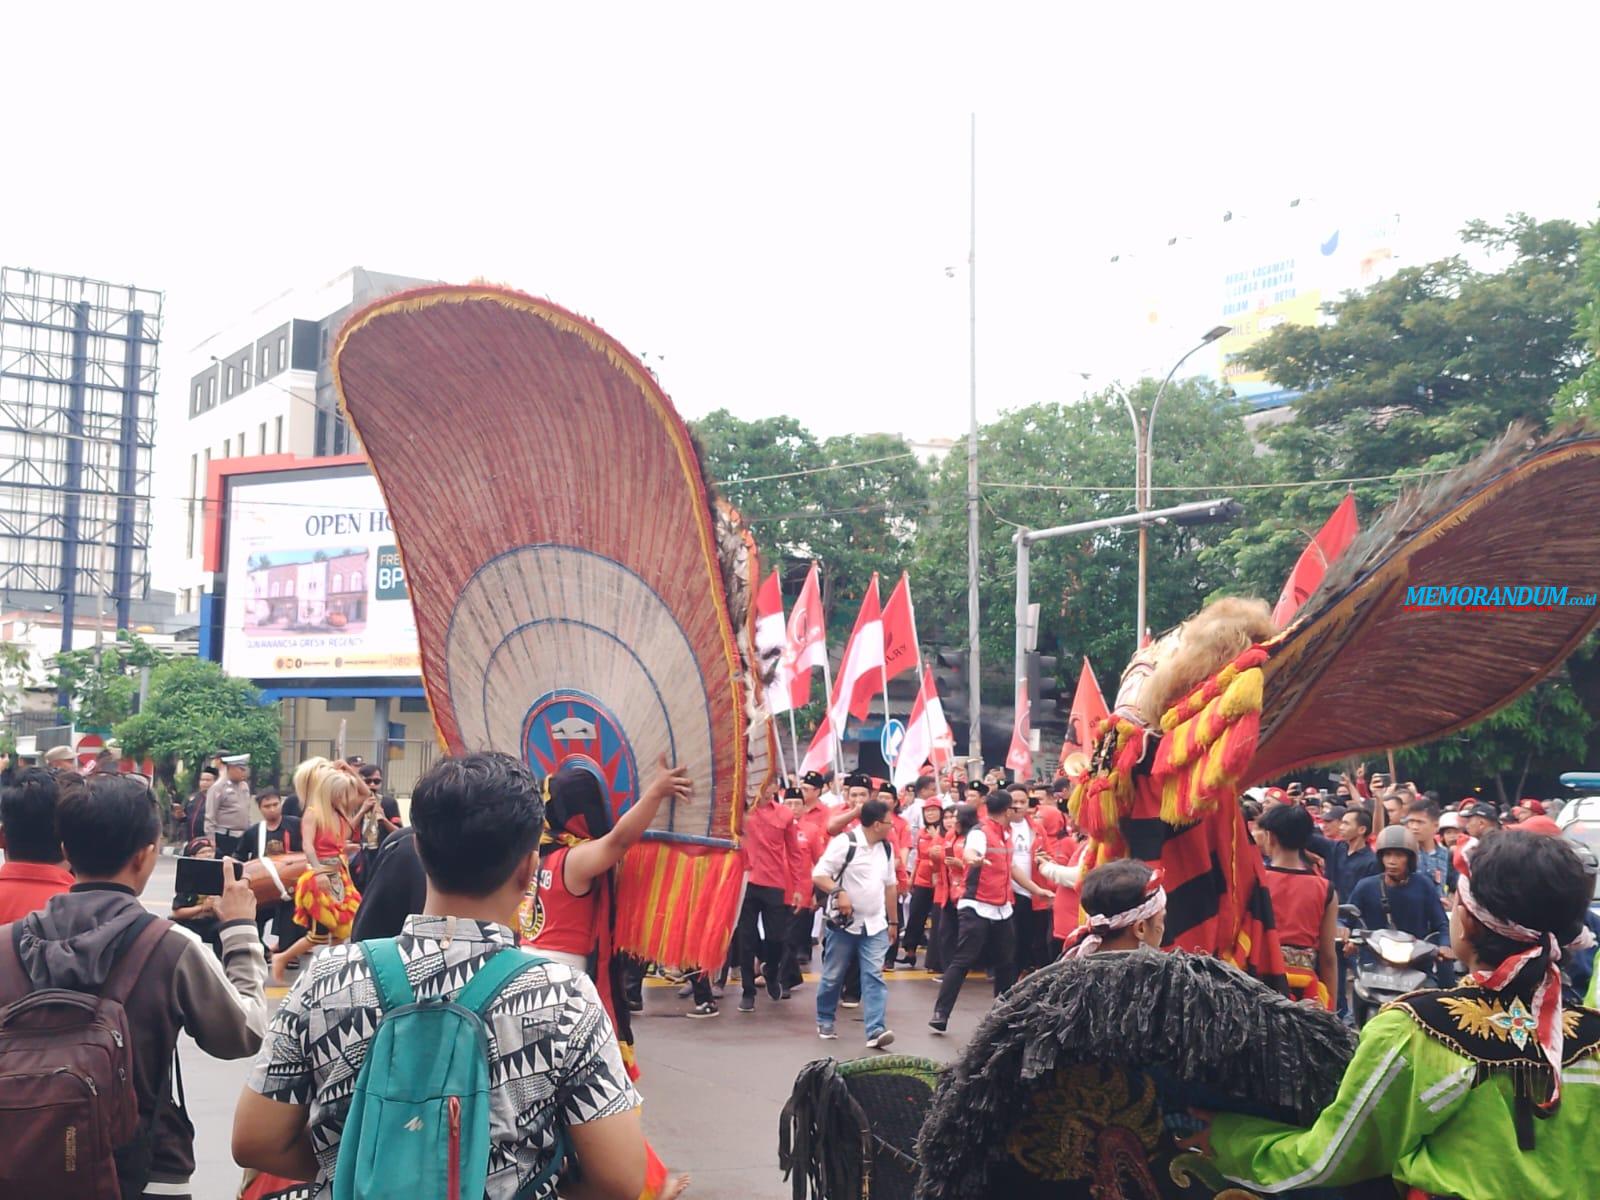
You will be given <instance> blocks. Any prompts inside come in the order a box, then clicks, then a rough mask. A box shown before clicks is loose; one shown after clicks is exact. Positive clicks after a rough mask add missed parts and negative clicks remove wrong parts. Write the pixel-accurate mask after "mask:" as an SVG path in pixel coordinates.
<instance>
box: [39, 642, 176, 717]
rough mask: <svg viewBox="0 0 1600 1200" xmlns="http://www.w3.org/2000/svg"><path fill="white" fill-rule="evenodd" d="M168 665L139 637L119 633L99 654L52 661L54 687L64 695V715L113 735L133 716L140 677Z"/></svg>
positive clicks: (73, 653) (74, 653)
mask: <svg viewBox="0 0 1600 1200" xmlns="http://www.w3.org/2000/svg"><path fill="white" fill-rule="evenodd" d="M163 661H165V658H164V656H163V655H162V653H161V651H160V650H158V649H156V648H155V647H154V646H152V645H150V643H149V642H147V641H145V640H144V639H143V638H142V637H140V636H139V635H138V634H136V633H133V632H132V631H130V630H127V629H119V630H117V636H116V640H115V641H112V642H108V643H106V644H104V645H103V646H101V647H100V648H99V649H98V650H97V649H95V648H94V647H92V646H90V647H85V648H84V649H82V650H66V651H63V652H62V653H60V654H58V655H56V656H55V658H54V659H52V660H51V664H50V669H51V675H50V680H49V682H50V687H51V688H52V689H53V690H54V691H56V692H57V693H60V692H66V694H67V696H68V697H69V699H70V702H71V705H72V710H71V712H64V713H62V717H63V719H70V720H74V721H76V723H77V724H78V725H80V726H82V727H84V728H86V729H91V730H95V731H98V732H109V731H110V730H111V728H112V727H113V726H114V725H116V724H117V722H119V721H124V720H126V719H127V718H128V717H129V716H131V715H132V714H133V703H134V700H135V698H136V697H137V696H138V694H139V672H140V671H141V670H142V669H143V668H145V667H154V666H156V665H157V664H159V663H161V662H163Z"/></svg>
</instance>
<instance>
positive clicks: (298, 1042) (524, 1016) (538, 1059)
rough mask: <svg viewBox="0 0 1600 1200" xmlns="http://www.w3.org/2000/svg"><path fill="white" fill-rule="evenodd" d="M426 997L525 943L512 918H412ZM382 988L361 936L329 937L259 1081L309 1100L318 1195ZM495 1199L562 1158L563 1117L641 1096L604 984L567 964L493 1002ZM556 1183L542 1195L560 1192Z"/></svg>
mask: <svg viewBox="0 0 1600 1200" xmlns="http://www.w3.org/2000/svg"><path fill="white" fill-rule="evenodd" d="M396 944H397V947H398V949H399V951H400V957H401V958H402V959H403V960H404V961H405V964H406V976H407V978H409V979H410V981H411V986H412V989H413V990H414V991H415V992H416V994H417V998H418V999H419V1000H420V999H424V998H427V997H432V996H447V997H453V996H455V994H456V993H457V992H459V991H460V990H461V989H462V987H464V986H465V985H466V983H467V981H468V980H469V979H471V978H472V976H473V974H474V973H475V972H476V971H477V969H478V967H479V966H480V965H481V964H482V963H483V961H484V960H485V959H486V958H487V957H488V956H489V955H490V954H491V953H493V952H494V951H495V950H496V949H498V948H500V947H502V946H515V945H516V944H517V941H516V934H515V933H513V932H512V931H511V930H510V929H509V928H507V927H506V926H504V925H497V924H493V923H490V922H479V921H468V920H465V919H461V918H456V917H423V916H410V917H407V918H406V923H405V928H404V929H403V930H402V931H401V933H400V937H399V940H398V942H397V943H396ZM378 1011H379V1005H378V993H377V986H376V985H375V984H374V983H373V980H372V973H371V972H370V971H369V970H368V969H367V960H366V956H365V955H364V954H362V953H361V951H360V950H359V948H358V947H357V945H355V944H347V945H341V946H329V947H327V948H326V949H324V950H322V951H321V952H320V953H318V954H317V956H316V957H315V958H314V959H313V960H312V962H311V965H310V967H309V968H307V969H306V970H305V971H303V972H302V973H301V976H300V978H299V979H298V980H297V981H296V982H295V985H294V988H293V989H292V990H291V991H290V993H289V995H288V997H287V998H286V999H285V1000H284V1002H283V1007H282V1008H280V1009H279V1010H278V1012H277V1014H276V1015H275V1016H274V1017H273V1019H272V1025H271V1027H270V1028H269V1029H268V1031H267V1038H266V1041H265V1042H263V1043H262V1045H261V1053H260V1055H259V1056H258V1057H257V1059H256V1061H255V1064H254V1065H253V1066H252V1067H251V1070H250V1079H249V1085H250V1087H251V1088H252V1089H254V1090H255V1091H257V1092H259V1093H261V1095H263V1096H265V1097H267V1099H269V1100H277V1101H281V1102H282V1103H284V1104H306V1105H309V1106H310V1109H311V1111H310V1127H311V1144H312V1147H313V1148H314V1149H315V1150H316V1153H317V1162H318V1164H319V1165H320V1167H321V1171H320V1173H319V1174H318V1176H317V1187H316V1189H315V1190H314V1191H313V1192H312V1200H328V1197H329V1196H331V1195H332V1194H333V1168H334V1163H335V1162H336V1161H337V1160H338V1157H339V1134H340V1132H341V1131H342V1130H343V1129H344V1122H345V1116H346V1114H347V1113H348V1112H349V1109H350V1097H351V1093H352V1092H353V1091H354V1089H355V1082H356V1075H357V1074H358V1073H359V1072H360V1070H361V1064H362V1062H363V1061H364V1060H365V1058H366V1053H367V1045H368V1043H369V1042H370V1041H371V1040H372V1037H373V1034H374V1033H375V1032H376V1031H377V1024H378ZM487 1015H488V1025H489V1031H490V1034H489V1078H490V1081H491V1085H492V1087H493V1092H492V1094H491V1101H490V1114H489V1143H490V1148H489V1181H488V1188H487V1189H486V1192H485V1195H486V1198H487V1200H509V1198H510V1197H512V1196H514V1195H515V1194H516V1192H517V1188H518V1187H519V1185H520V1184H522V1183H523V1182H524V1181H526V1180H529V1179H532V1178H533V1177H534V1176H536V1175H538V1174H539V1173H540V1171H542V1170H543V1169H544V1168H545V1166H546V1165H547V1164H548V1163H549V1162H550V1160H551V1158H552V1157H553V1156H554V1152H555V1146H556V1131H557V1129H558V1128H559V1127H558V1125H557V1122H558V1121H560V1122H561V1123H563V1124H565V1125H569V1126H570V1125H582V1124H585V1123H586V1122H589V1121H595V1120H599V1119H600V1118H602V1117H609V1116H614V1115H616V1114H618V1113H624V1112H627V1111H629V1110H630V1109H634V1108H637V1107H638V1106H639V1104H640V1099H639V1094H638V1092H636V1091H634V1088H633V1084H632V1083H631V1082H630V1081H629V1079H628V1075H627V1072H626V1070H624V1069H623V1065H622V1054H621V1052H620V1051H619V1050H618V1048H617V1036H616V1032H615V1031H614V1030H613V1029H612V1027H611V1021H610V1019H609V1018H608V1017H607V1016H606V1014H605V1010H604V1009H603V1008H602V1007H601V1005H600V997H599V995H598V994H597V993H596V992H595V989H594V984H593V983H591V982H590V980H589V978H588V976H586V975H584V974H583V973H582V972H579V971H574V970H572V969H571V968H570V967H566V966H562V965H561V964H560V963H555V962H551V963H548V964H547V965H545V966H542V967H533V968H531V969H529V970H527V971H524V972H523V973H522V974H521V975H519V976H518V977H517V978H516V979H514V980H512V981H511V983H509V984H507V985H506V986H505V987H504V988H502V989H501V992H500V994H499V996H497V997H496V998H495V1001H494V1003H493V1004H492V1005H491V1006H490V1007H489V1010H488V1014H487ZM555 1193H556V1181H555V1180H554V1179H551V1180H550V1182H549V1184H548V1186H547V1187H546V1188H544V1189H541V1190H540V1192H539V1193H538V1196H539V1198H540V1200H543V1198H544V1197H547V1196H554V1195H555Z"/></svg>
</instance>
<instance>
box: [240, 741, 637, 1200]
mask: <svg viewBox="0 0 1600 1200" xmlns="http://www.w3.org/2000/svg"><path fill="white" fill-rule="evenodd" d="M543 819H544V812H543V805H542V804H541V802H540V799H539V793H538V789H537V787H536V785H535V782H534V779H533V776H532V774H531V773H530V772H529V771H528V769H527V768H526V767H525V766H523V765H522V764H521V763H519V762H517V761H516V760H515V759H512V758H510V757H508V756H506V755H501V754H470V755H464V756H462V757H460V758H453V759H445V760H444V761H442V762H440V763H439V764H438V765H436V766H435V767H434V768H433V769H432V770H431V771H429V772H428V774H427V775H426V776H424V777H423V778H422V779H421V780H420V781H419V782H418V783H417V786H416V788H415V791H414V793H413V796H412V802H411V820H412V824H413V825H414V826H415V828H416V840H417V852H418V856H419V857H420V859H421V861H422V865H423V869H424V871H425V872H426V874H427V877H428V898H427V903H426V905H425V906H424V912H423V913H422V914H418V915H413V916H411V917H408V918H407V919H406V924H405V928H404V929H403V930H402V931H401V933H400V935H399V937H396V938H383V939H379V940H377V941H370V942H361V943H356V944H353V945H346V946H330V947H329V948H327V949H326V950H324V951H323V952H322V953H321V954H319V955H318V956H317V958H316V959H315V960H314V961H313V962H312V964H311V965H310V967H309V968H308V969H307V970H305V971H303V972H302V973H301V977H300V979H299V980H298V981H297V982H296V983H295V986H294V988H293V990H292V991H291V992H290V994H289V996H288V998H287V999H286V1000H285V1001H284V1004H283V1007H282V1008H281V1009H280V1010H279V1012H278V1014H277V1016H276V1017H274V1019H273V1022H272V1027H271V1029H270V1030H269V1032H268V1034H267V1040H266V1041H265V1042H264V1043H263V1045H262V1049H261V1055H260V1057H259V1058H258V1059H257V1060H256V1064H255V1067H254V1068H253V1070H252V1072H251V1075H250V1079H249V1082H248V1083H247V1085H246V1087H245V1090H244V1093H243V1095H242V1096H241V1097H240V1101H239V1106H238V1109H237V1111H236V1113H235V1117H234V1129H233V1154H234V1158H235V1159H236V1160H237V1161H238V1162H239V1163H240V1165H242V1166H247V1167H255V1168H257V1169H259V1170H262V1171H270V1172H272V1173H274V1174H277V1175H282V1176H286V1177H289V1178H296V1179H312V1180H315V1188H314V1190H313V1192H312V1200H376V1198H378V1197H394V1196H419V1197H428V1198H429V1200H433V1198H438V1200H479V1198H480V1197H483V1198H484V1200H545V1198H547V1197H551V1196H554V1195H555V1194H556V1185H557V1181H558V1179H559V1180H560V1183H561V1194H562V1195H563V1196H575V1197H582V1198H585V1200H587V1198H597V1200H598V1198H603V1200H634V1198H635V1197H637V1196H638V1195H639V1193H640V1190H641V1189H642V1187H643V1186H644V1182H645V1151H644V1138H643V1135H642V1133H641V1132H640V1123H639V1104H640V1100H639V1096H638V1093H637V1092H635V1091H634V1089H633V1086H632V1084H631V1083H629V1081H628V1076H627V1073H626V1071H625V1070H624V1069H623V1065H622V1057H621V1054H620V1052H619V1051H618V1047H617V1041H616V1036H615V1033H614V1032H613V1030H612V1028H611V1024H610V1022H609V1021H608V1020H607V1018H606V1015H605V1011H604V1009H603V1008H602V1007H601V1005H600V999H599V996H598V995H597V994H596V992H595V990H594V985H593V984H592V983H591V982H590V981H589V980H588V978H587V977H585V976H584V975H583V974H582V973H581V972H578V971H574V970H572V969H571V968H569V967H566V966H563V965H561V964H559V963H553V962H546V961H544V960H543V959H541V958H538V957H537V956H536V955H534V954H531V953H529V952H527V951H524V950H520V949H518V948H517V946H516V935H515V933H514V929H515V925H516V911H517V906H518V904H519V903H520V902H521V900H522V897H523V895H524V893H525V892H526V890H527V887H528V884H529V882H530V880H531V879H532V877H533V872H534V871H535V870H536V869H537V866H538V859H537V847H538V841H539V833H540V830H541V828H542V825H543Z"/></svg>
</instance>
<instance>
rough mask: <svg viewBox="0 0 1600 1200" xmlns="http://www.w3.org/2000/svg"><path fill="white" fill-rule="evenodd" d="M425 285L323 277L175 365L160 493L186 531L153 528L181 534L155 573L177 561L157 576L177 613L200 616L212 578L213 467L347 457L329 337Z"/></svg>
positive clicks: (374, 277)
mask: <svg viewBox="0 0 1600 1200" xmlns="http://www.w3.org/2000/svg"><path fill="white" fill-rule="evenodd" d="M426 282H427V281H426V280H422V279H413V278H409V277H407V276H403V275H388V274H383V273H381V272H378V271H369V270H367V269H366V268H365V267H351V268H350V269H349V270H348V271H345V272H343V273H342V274H340V275H338V276H337V277H335V278H334V279H331V280H329V281H328V282H327V283H323V284H320V285H317V286H314V287H308V288H300V289H296V290H294V291H290V292H286V293H284V294H283V295H281V296H278V297H276V298H275V299H273V300H269V301H268V302H267V303H265V304H263V305H262V306H261V307H260V308H258V309H256V310H255V311H254V312H252V313H250V314H249V315H248V316H247V317H245V318H243V319H242V320H240V321H237V322H235V323H234V324H232V325H230V326H229V327H228V328H226V329H223V330H221V331H219V332H217V333H215V334H212V335H211V336H210V337H208V338H207V339H206V340H205V341H203V342H201V343H200V344H199V345H198V346H196V347H195V348H194V349H193V350H192V351H190V352H189V354H188V355H187V356H186V357H185V358H184V360H183V361H182V362H181V363H180V364H179V367H178V378H180V379H182V380H185V381H186V382H185V386H184V390H183V393H182V395H181V397H179V396H177V395H175V394H174V393H173V391H171V390H164V395H163V399H162V408H163V411H162V420H161V426H160V428H161V441H162V452H161V454H162V459H163V461H164V462H165V463H166V464H167V469H168V471H169V472H176V473H178V478H177V480H176V486H173V483H172V480H171V479H170V475H169V481H168V486H167V488H166V490H165V494H167V495H181V496H182V497H183V498H184V499H183V505H182V511H183V518H182V526H183V527H182V528H181V529H172V528H163V529H159V530H157V536H158V538H160V539H165V538H168V537H177V538H180V539H181V540H182V543H183V545H182V556H181V559H180V558H178V557H177V556H176V555H174V554H171V553H168V554H167V555H165V556H160V555H158V556H157V558H158V561H157V563H156V570H157V572H158V573H159V572H161V570H162V564H163V562H165V563H166V564H172V563H174V562H177V564H178V565H177V566H176V567H175V568H173V567H170V566H169V567H168V569H169V570H171V571H172V574H171V577H170V578H164V579H163V580H162V582H163V583H164V584H165V585H166V586H168V587H170V588H172V589H173V590H174V591H176V593H177V609H178V611H179V612H180V613H184V614H198V611H199V609H200V600H201V597H202V595H203V594H204V593H205V591H206V589H207V588H208V586H209V584H210V577H209V574H208V572H207V571H206V570H205V566H204V557H203V544H202V543H203V540H204V538H203V535H204V526H205V506H204V502H205V499H206V483H207V479H208V476H209V472H210V468H211V463H212V462H213V461H214V460H216V459H229V458H246V457H252V456H259V455H264V454H292V455H298V456H300V457H326V456H329V455H338V454H347V453H349V452H350V451H351V450H352V444H351V442H352V438H351V434H350V430H349V427H348V426H347V425H346V424H345V421H344V418H343V417H342V416H341V415H340V413H339V405H338V398H337V397H336V396H335V394H334V387H333V374H332V368H331V365H330V361H329V355H330V353H331V351H332V343H333V339H334V338H335V337H337V336H338V333H339V327H340V326H341V325H342V324H343V323H344V321H345V320H346V319H347V318H348V317H349V316H350V315H351V314H352V313H353V312H355V311H356V310H358V309H360V308H362V307H364V306H366V305H367V304H370V303H372V302H373V301H374V300H377V299H380V298H382V297H384V296H387V295H391V294H393V293H394V292H398V291H403V290H405V289H406V288H410V287H416V286H419V285H421V284H424V283H426ZM158 490H159V489H158ZM165 511H168V512H176V511H177V510H176V509H172V508H168V509H167V510H165Z"/></svg>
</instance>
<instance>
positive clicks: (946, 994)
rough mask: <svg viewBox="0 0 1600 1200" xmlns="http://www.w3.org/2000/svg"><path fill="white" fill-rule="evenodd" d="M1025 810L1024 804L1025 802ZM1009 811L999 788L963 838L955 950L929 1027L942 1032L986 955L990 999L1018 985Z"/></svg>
mask: <svg viewBox="0 0 1600 1200" xmlns="http://www.w3.org/2000/svg"><path fill="white" fill-rule="evenodd" d="M1023 803H1024V805H1026V803H1027V800H1026V797H1024V800H1023ZM1010 808H1011V793H1010V792H1008V791H1005V790H1004V789H1002V788H997V789H995V790H994V791H992V792H990V793H989V795H988V796H987V797H985V798H984V802H983V816H982V817H981V818H980V819H979V821H978V823H977V826H976V828H974V829H973V830H972V831H971V832H970V833H968V834H967V837H966V841H965V843H964V844H963V847H962V860H963V861H964V862H965V863H966V865H967V881H966V887H965V888H964V890H963V892H962V895H961V899H959V900H958V901H956V920H957V922H958V928H957V932H956V951H955V956H954V958H953V959H952V960H951V961H950V962H948V963H946V964H945V972H944V981H943V982H942V983H941V984H940V985H939V996H938V998H937V999H936V1000H935V1001H934V1005H933V1017H932V1019H930V1020H929V1021H928V1028H929V1029H932V1030H933V1031H934V1032H935V1033H943V1032H944V1031H945V1030H946V1029H947V1028H948V1027H949V1023H950V1013H951V1010H952V1009H954V1008H955V1005H956V998H957V997H958V996H960V995H961V985H962V983H963V982H965V980H966V978H967V972H968V971H969V970H970V969H972V968H973V967H975V966H977V965H978V962H979V960H980V959H981V958H982V957H983V955H984V951H985V950H987V951H989V954H990V961H991V963H992V964H993V967H994V994H995V995H996V996H1000V995H1002V994H1004V993H1005V991H1006V989H1008V988H1009V987H1010V986H1011V985H1012V984H1013V983H1015V982H1016V980H1017V947H1016V938H1015V936H1014V930H1013V927H1012V924H1011V913H1012V904H1011V895H1012V893H1011V872H1012V864H1011V827H1010V824H1009V822H1007V820H1006V817H1007V813H1008V810H1009V809H1010Z"/></svg>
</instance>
